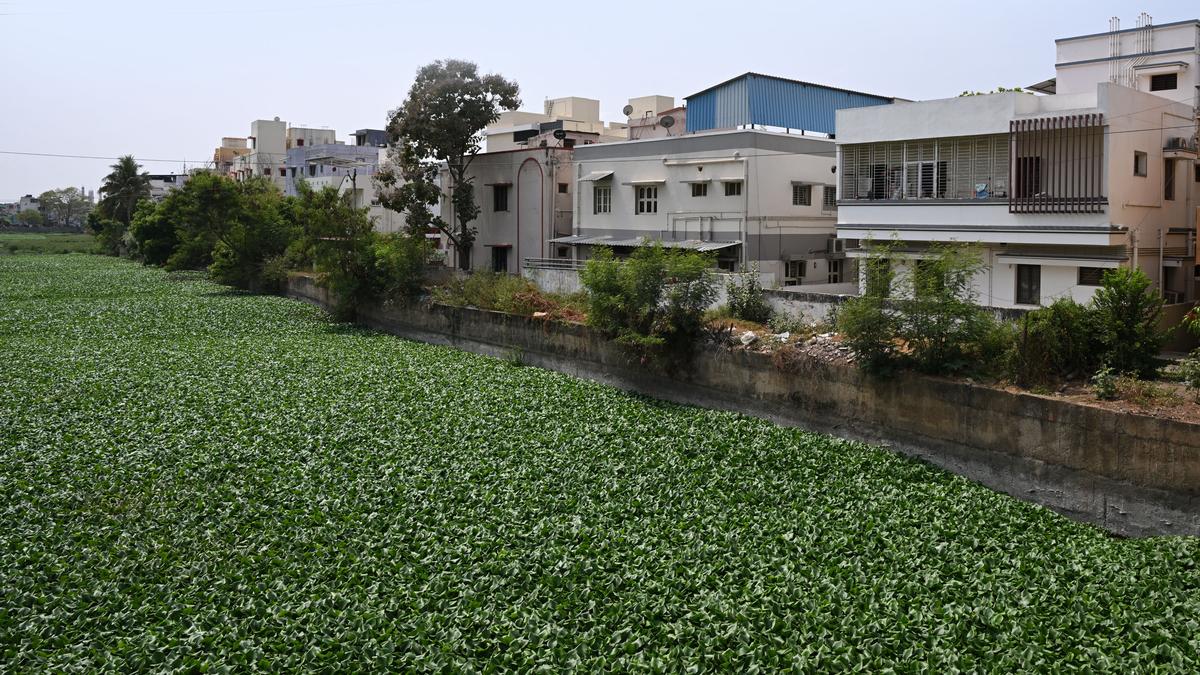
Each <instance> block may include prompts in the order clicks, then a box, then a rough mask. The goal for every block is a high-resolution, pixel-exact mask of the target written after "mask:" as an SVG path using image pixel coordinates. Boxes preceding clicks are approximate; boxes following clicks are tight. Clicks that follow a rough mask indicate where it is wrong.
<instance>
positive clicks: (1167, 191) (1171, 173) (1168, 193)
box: [1163, 159, 1175, 202]
mask: <svg viewBox="0 0 1200 675" xmlns="http://www.w3.org/2000/svg"><path fill="white" fill-rule="evenodd" d="M1163 199H1165V200H1167V201H1169V202H1173V201H1175V160H1173V159H1166V160H1163Z"/></svg>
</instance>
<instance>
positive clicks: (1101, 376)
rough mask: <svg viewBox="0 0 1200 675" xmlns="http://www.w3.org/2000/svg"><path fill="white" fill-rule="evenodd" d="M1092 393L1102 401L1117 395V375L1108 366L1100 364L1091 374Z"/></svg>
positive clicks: (1109, 399)
mask: <svg viewBox="0 0 1200 675" xmlns="http://www.w3.org/2000/svg"><path fill="white" fill-rule="evenodd" d="M1092 393H1093V394H1095V395H1096V398H1098V399H1100V400H1102V401H1111V400H1113V399H1115V398H1116V397H1117V375H1116V373H1115V372H1113V369H1112V368H1111V367H1109V366H1102V367H1101V368H1100V370H1097V371H1096V373H1095V374H1094V375H1092Z"/></svg>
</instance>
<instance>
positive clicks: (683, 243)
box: [550, 234, 742, 253]
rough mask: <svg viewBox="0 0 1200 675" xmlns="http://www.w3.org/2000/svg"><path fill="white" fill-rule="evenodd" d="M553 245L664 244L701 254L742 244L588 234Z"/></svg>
mask: <svg viewBox="0 0 1200 675" xmlns="http://www.w3.org/2000/svg"><path fill="white" fill-rule="evenodd" d="M550 243H551V244H569V245H571V246H628V247H640V246H653V245H654V244H662V246H663V248H682V249H687V250H689V251H700V252H701V253H704V252H708V251H719V250H721V249H724V248H729V247H731V246H737V245H739V244H741V243H742V242H741V240H738V241H705V240H701V239H681V240H674V241H672V240H659V239H650V238H648V237H633V238H632V239H614V238H612V236H610V235H603V236H592V235H586V234H573V235H571V236H569V237H558V238H557V239H551V240H550Z"/></svg>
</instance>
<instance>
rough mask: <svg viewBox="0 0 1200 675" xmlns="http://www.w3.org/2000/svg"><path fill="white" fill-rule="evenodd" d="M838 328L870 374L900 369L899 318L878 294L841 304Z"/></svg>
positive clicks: (862, 296)
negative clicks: (897, 342) (898, 366)
mask: <svg viewBox="0 0 1200 675" xmlns="http://www.w3.org/2000/svg"><path fill="white" fill-rule="evenodd" d="M836 325H837V329H838V332H839V333H841V334H842V337H843V340H844V341H845V343H846V345H847V346H848V347H850V349H851V350H852V351H853V352H854V355H855V357H856V358H857V359H858V363H859V365H860V366H861V367H862V368H863V370H866V371H867V372H870V373H875V374H881V375H882V374H888V373H890V372H892V371H893V370H895V368H896V344H895V336H896V330H897V327H896V318H895V316H894V315H893V314H892V312H890V311H888V309H887V307H885V301H884V299H883V298H880V297H879V296H877V295H871V294H864V295H861V296H859V297H856V298H850V299H848V300H846V302H844V303H842V305H841V306H840V307H838V312H837V323H836Z"/></svg>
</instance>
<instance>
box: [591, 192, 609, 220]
mask: <svg viewBox="0 0 1200 675" xmlns="http://www.w3.org/2000/svg"><path fill="white" fill-rule="evenodd" d="M592 213H593V214H594V215H598V214H601V213H612V186H611V185H593V186H592Z"/></svg>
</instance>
